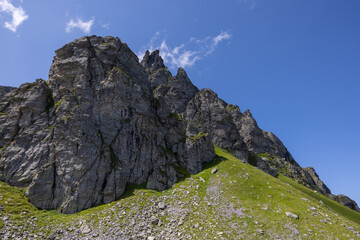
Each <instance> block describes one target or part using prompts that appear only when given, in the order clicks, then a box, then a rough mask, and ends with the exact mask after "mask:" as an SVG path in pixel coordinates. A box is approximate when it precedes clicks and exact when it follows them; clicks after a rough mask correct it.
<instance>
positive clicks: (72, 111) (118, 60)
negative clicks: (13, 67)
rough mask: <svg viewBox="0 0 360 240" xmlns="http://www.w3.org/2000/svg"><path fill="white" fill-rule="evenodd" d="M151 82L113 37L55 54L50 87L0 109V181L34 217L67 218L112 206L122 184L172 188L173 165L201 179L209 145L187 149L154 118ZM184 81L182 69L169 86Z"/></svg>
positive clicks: (5, 101) (34, 88) (178, 130)
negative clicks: (38, 213)
mask: <svg viewBox="0 0 360 240" xmlns="http://www.w3.org/2000/svg"><path fill="white" fill-rule="evenodd" d="M156 61H158V60H156ZM160 62H161V61H160ZM158 66H161V64H157V65H156V64H155V65H153V69H156V68H157V67H158ZM149 75H150V73H149V72H148V71H146V70H145V69H144V67H143V66H142V65H141V64H140V63H139V61H138V58H137V56H136V55H135V54H134V53H133V52H132V51H131V50H130V49H129V48H128V47H127V45H126V44H124V43H122V42H121V41H120V40H119V39H118V38H113V37H105V38H101V37H96V36H91V37H83V38H80V39H77V40H75V41H73V42H71V43H69V44H67V45H65V46H64V47H62V48H61V49H59V50H57V51H56V56H55V58H54V61H53V64H52V66H51V68H50V73H49V82H48V83H47V82H45V81H43V80H38V81H37V82H36V83H31V84H24V85H22V86H21V87H20V88H19V89H17V90H15V91H13V92H11V93H9V94H8V95H6V96H5V97H4V98H2V99H1V101H0V112H2V113H4V114H1V115H0V124H1V125H0V148H1V149H2V150H1V154H0V180H2V181H5V182H8V183H9V184H11V185H13V186H18V187H27V191H26V194H27V196H28V197H29V199H30V201H31V202H32V203H33V204H34V205H35V206H37V207H38V208H41V209H58V210H59V211H61V212H64V213H73V212H77V211H81V210H83V209H86V208H89V207H92V206H94V205H96V204H98V203H100V202H104V203H108V202H111V201H113V200H115V199H118V198H119V197H120V196H121V195H122V194H123V192H124V191H125V187H126V184H127V183H133V184H141V183H144V182H148V184H147V187H148V188H153V189H157V190H164V189H165V188H167V187H171V186H172V185H173V184H174V182H175V181H176V179H177V177H178V176H179V175H178V174H177V172H176V171H175V169H174V167H173V166H176V165H183V167H185V168H186V169H187V170H188V171H189V172H191V173H197V172H199V171H201V169H202V164H203V163H206V162H209V161H211V160H212V159H213V157H214V149H213V145H212V143H211V141H210V139H208V138H201V139H198V140H196V141H194V142H193V141H187V140H186V141H184V140H185V139H186V126H185V124H184V123H183V122H181V121H180V120H179V119H170V118H169V116H168V115H166V116H159V115H158V111H157V108H158V105H159V101H158V100H156V98H154V95H153V92H152V91H151V82H150V81H149V77H150V76H149ZM186 77H187V76H186V74H185V73H184V72H183V70H179V73H178V76H176V77H174V79H173V81H172V82H174V86H175V85H176V84H175V83H176V82H179V88H181V87H183V86H182V85H181V83H180V82H181V81H185V80H188V79H185V78H186ZM184 79H185V80H184ZM188 81H189V80H188ZM176 86H177V85H176ZM190 92H191V91H190ZM183 93H184V96H188V98H191V94H190V95H186V94H187V93H188V92H187V88H186V87H185V88H184V92H183ZM169 94H170V93H169ZM169 94H168V95H169ZM192 94H193V93H192ZM170 95H171V94H170ZM186 98H187V97H186ZM160 104H161V103H160ZM163 104H164V103H163ZM185 104H186V101H185V100H184V102H183V103H181V104H180V105H181V106H184V105H185ZM164 105H165V104H164ZM169 129H172V131H171V132H170V131H168V130H169ZM172 149H174V150H175V151H176V155H175V154H174V153H173V152H172Z"/></svg>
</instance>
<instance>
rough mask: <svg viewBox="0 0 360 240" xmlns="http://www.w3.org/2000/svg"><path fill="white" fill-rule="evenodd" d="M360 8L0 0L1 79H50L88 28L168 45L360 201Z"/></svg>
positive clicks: (146, 44) (267, 0) (351, 1)
mask: <svg viewBox="0 0 360 240" xmlns="http://www.w3.org/2000/svg"><path fill="white" fill-rule="evenodd" d="M359 13H360V1H358V0H346V1H341V0H337V1H335V0H317V1H313V0H226V1H220V0H219V1H211V0H197V1H196V0H195V1H194V0H192V1H190V0H184V1H169V0H154V1H149V0H134V1H120V0H116V1H115V0H108V1H89V0H87V1H85V0H76V1H74V0H62V1H45V0H31V1H30V0H22V1H20V0H12V1H11V0H0V36H1V38H0V52H1V58H0V73H1V74H0V85H10V86H19V85H20V84H22V83H25V82H32V81H34V80H35V79H36V78H44V79H47V75H48V70H49V67H50V65H51V61H52V58H53V56H54V51H55V50H56V49H58V48H60V47H61V46H63V45H64V44H66V43H67V42H70V41H72V40H74V39H76V38H79V37H81V36H83V35H93V34H95V35H100V36H107V35H111V36H118V37H119V38H120V39H121V40H122V41H123V42H126V43H127V44H128V45H129V46H130V47H131V49H132V50H133V51H134V52H135V53H136V54H138V55H141V53H143V52H144V51H145V50H146V49H156V48H160V50H161V54H162V55H163V56H164V58H165V60H166V63H167V66H169V68H170V69H171V71H172V72H173V73H176V69H177V67H178V66H184V67H185V69H186V71H187V72H188V75H189V76H190V78H191V80H192V81H193V83H194V84H195V85H197V86H198V87H199V88H211V89H213V90H214V91H215V92H217V93H218V94H219V96H220V97H221V98H223V99H224V100H225V101H227V102H229V103H232V104H237V105H239V106H240V109H241V110H242V111H245V110H246V109H248V108H249V109H250V110H251V112H252V113H253V116H254V117H255V118H256V119H257V121H258V123H259V126H260V127H261V128H263V129H265V130H268V131H272V132H274V133H275V134H276V135H277V136H278V137H279V138H280V139H281V140H282V141H283V142H284V144H285V146H286V147H287V148H288V149H289V151H290V152H291V153H292V155H293V156H294V158H295V159H296V160H297V162H299V163H300V165H301V166H303V167H307V166H313V167H314V168H315V169H316V170H317V172H318V174H319V175H320V177H321V178H322V180H323V181H324V182H325V183H326V184H327V185H328V186H329V187H330V189H331V190H332V191H333V193H335V194H339V193H344V194H346V195H348V196H350V197H351V198H353V199H355V200H356V201H357V202H358V203H360V188H359V183H360V174H359V169H360V161H359V160H360V159H359V158H360V157H359V150H360V140H359V135H360V124H359V123H360V108H359V103H360V14H359Z"/></svg>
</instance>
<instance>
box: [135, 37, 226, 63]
mask: <svg viewBox="0 0 360 240" xmlns="http://www.w3.org/2000/svg"><path fill="white" fill-rule="evenodd" d="M230 38H231V34H230V33H229V32H221V33H220V34H218V35H217V36H208V37H205V38H203V39H197V38H194V37H192V38H190V39H189V40H188V41H187V42H186V43H183V44H180V45H178V46H175V47H171V46H169V45H168V44H167V42H166V36H163V33H162V32H156V33H155V35H154V36H153V37H152V38H151V40H150V42H149V43H148V44H147V45H146V46H145V47H144V49H143V51H139V52H138V57H139V59H141V58H142V57H143V56H144V52H145V50H149V51H154V50H155V49H159V50H160V56H161V57H162V58H163V60H164V62H165V63H166V64H168V65H169V66H170V68H178V67H184V68H185V67H189V66H193V65H194V64H195V63H196V62H197V61H199V60H200V59H203V58H204V57H206V56H208V55H210V54H212V53H213V52H214V51H215V50H216V48H217V47H218V45H219V44H220V43H221V42H224V41H228V40H229V39H230Z"/></svg>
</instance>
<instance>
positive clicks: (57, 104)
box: [54, 99, 63, 107]
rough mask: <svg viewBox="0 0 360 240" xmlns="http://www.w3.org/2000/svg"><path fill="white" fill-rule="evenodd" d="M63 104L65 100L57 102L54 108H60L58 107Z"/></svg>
mask: <svg viewBox="0 0 360 240" xmlns="http://www.w3.org/2000/svg"><path fill="white" fill-rule="evenodd" d="M62 103H63V100H62V99H60V100H59V101H57V102H56V103H55V104H54V106H55V107H58V106H60V105H61V104H62Z"/></svg>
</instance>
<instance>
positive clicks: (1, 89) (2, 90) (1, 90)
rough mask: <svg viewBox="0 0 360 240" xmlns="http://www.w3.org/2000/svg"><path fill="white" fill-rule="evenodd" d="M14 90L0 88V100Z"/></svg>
mask: <svg viewBox="0 0 360 240" xmlns="http://www.w3.org/2000/svg"><path fill="white" fill-rule="evenodd" d="M15 89H16V88H14V87H5V86H0V99H1V98H2V97H3V96H4V95H5V94H7V93H9V92H11V91H13V90H15Z"/></svg>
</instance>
